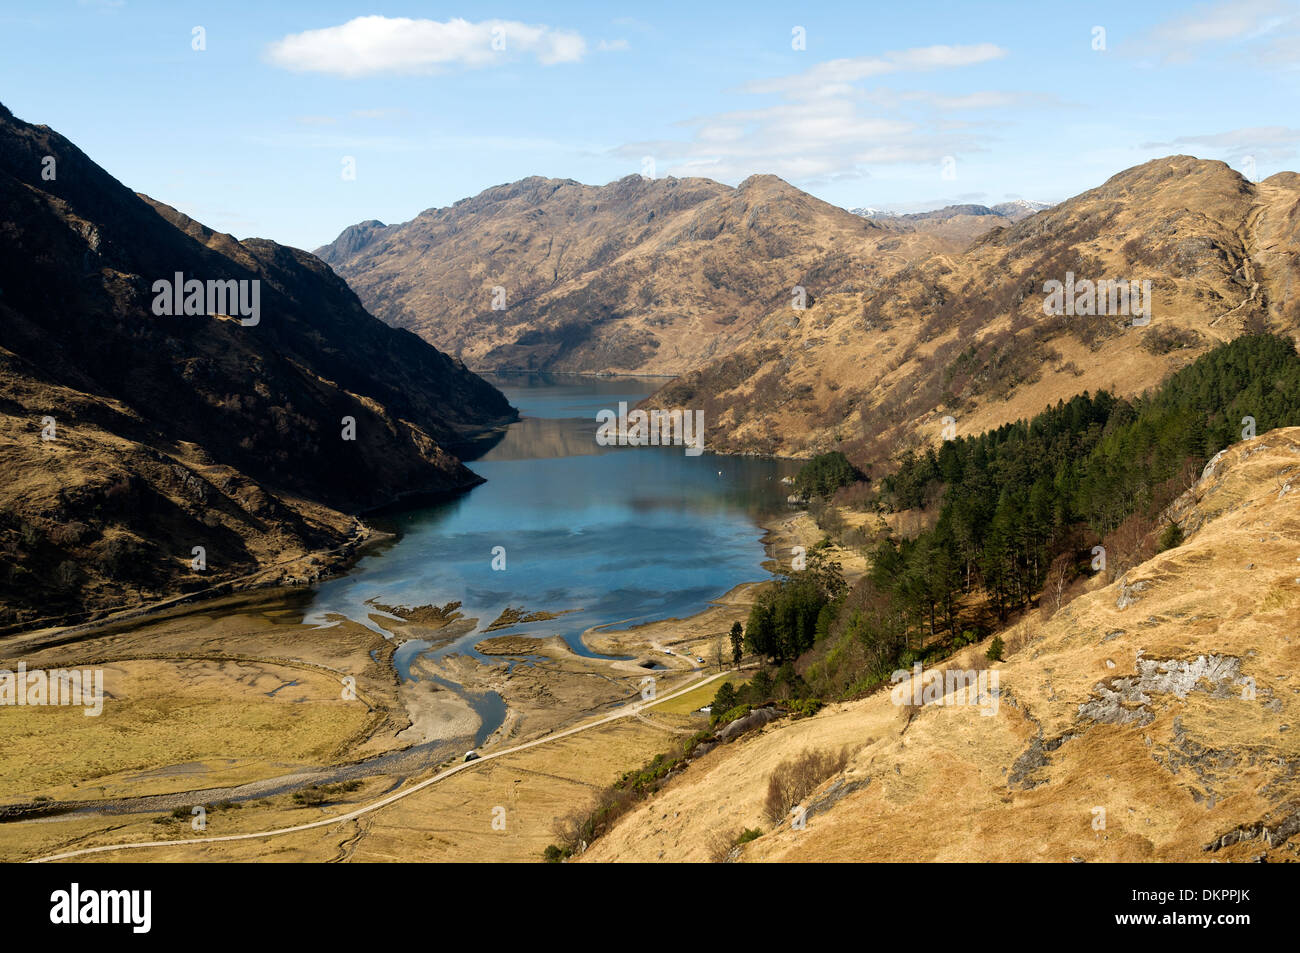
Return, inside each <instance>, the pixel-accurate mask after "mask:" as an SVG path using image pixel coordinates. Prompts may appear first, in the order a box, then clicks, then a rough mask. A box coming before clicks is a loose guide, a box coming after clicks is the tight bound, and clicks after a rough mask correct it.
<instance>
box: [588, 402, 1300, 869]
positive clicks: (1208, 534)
mask: <svg viewBox="0 0 1300 953" xmlns="http://www.w3.org/2000/svg"><path fill="white" fill-rule="evenodd" d="M1297 459H1300V428H1296V427H1290V428H1279V429H1276V430H1272V431H1270V432H1268V433H1264V434H1261V435H1259V436H1258V437H1256V438H1254V439H1251V440H1246V441H1242V442H1240V443H1237V444H1234V445H1233V446H1232V447H1230V448H1228V449H1227V450H1225V451H1224V453H1223V454H1221V455H1220V456H1218V457H1216V458H1215V459H1214V460H1213V461H1212V463H1211V464H1210V465H1209V466H1208V467H1207V468H1206V469H1205V472H1204V473H1203V475H1202V476H1201V477H1200V479H1199V480H1198V481H1196V482H1195V485H1194V486H1193V487H1192V488H1191V489H1189V490H1188V491H1187V492H1186V493H1185V494H1184V495H1183V496H1182V497H1181V498H1180V499H1179V500H1177V501H1176V502H1175V503H1174V505H1173V506H1172V507H1171V513H1172V515H1173V516H1174V517H1175V518H1176V520H1177V522H1178V523H1179V525H1180V526H1181V527H1182V529H1183V530H1184V532H1185V534H1186V536H1185V538H1184V540H1183V542H1182V543H1181V544H1180V545H1177V546H1175V547H1173V548H1169V549H1166V550H1165V551H1163V552H1161V553H1159V554H1157V555H1156V556H1154V557H1152V558H1150V559H1148V560H1147V561H1145V562H1143V563H1141V564H1140V565H1138V566H1136V567H1135V568H1133V569H1132V570H1130V571H1129V572H1128V573H1127V574H1125V575H1123V576H1121V577H1120V578H1117V579H1113V580H1109V579H1106V578H1105V574H1104V573H1103V574H1100V575H1099V576H1098V577H1097V578H1096V579H1095V580H1093V582H1094V584H1093V585H1092V586H1091V588H1090V591H1088V592H1085V593H1084V594H1082V595H1080V596H1078V597H1077V598H1075V599H1074V600H1073V601H1071V602H1069V603H1068V604H1067V605H1065V606H1064V607H1063V608H1062V609H1061V610H1060V611H1059V612H1056V613H1055V614H1054V615H1052V616H1051V617H1050V618H1049V619H1046V620H1044V619H1043V618H1042V617H1041V616H1040V614H1039V613H1037V612H1035V613H1032V614H1028V615H1026V616H1025V617H1024V619H1023V620H1021V621H1020V622H1018V623H1017V624H1016V625H1014V626H1013V627H1012V628H1011V629H1010V630H1009V631H1006V632H1004V633H1003V636H1004V639H1005V645H1006V652H1005V656H1006V657H1005V660H1004V661H999V662H993V663H990V662H989V661H988V660H987V659H986V657H985V652H984V649H985V646H984V645H976V646H972V647H970V648H968V649H965V650H963V651H962V652H961V653H959V654H958V655H956V656H954V657H952V658H951V659H948V660H946V661H943V662H939V663H937V664H934V665H933V666H931V665H927V666H926V668H927V672H926V677H927V678H932V677H933V675H934V674H935V673H938V674H939V675H940V677H941V678H942V679H943V683H944V688H943V689H940V690H938V691H935V692H933V694H931V693H930V692H929V691H926V690H925V689H924V688H923V687H922V686H921V685H915V686H914V685H913V684H912V683H911V681H909V680H905V681H903V682H901V683H900V684H899V686H898V688H897V689H896V688H895V687H894V686H893V685H889V684H887V685H886V686H885V687H884V688H882V689H881V690H880V691H878V692H875V693H874V694H871V695H868V696H866V697H864V698H860V699H857V700H853V701H847V702H836V703H832V704H830V705H828V706H827V707H826V708H825V709H823V710H822V711H821V712H820V713H819V714H817V715H815V716H814V717H805V718H799V719H797V720H785V721H779V722H775V723H773V724H770V725H768V726H767V727H765V728H762V729H760V730H756V731H753V732H752V733H750V734H749V735H746V736H744V737H742V738H740V739H739V740H736V741H732V742H731V743H727V744H719V745H707V746H705V745H702V746H701V747H700V748H699V749H696V750H698V751H701V752H706V753H701V754H699V755H697V756H695V757H694V758H693V759H692V760H691V762H690V764H689V766H687V767H685V768H684V769H680V770H674V772H673V774H671V775H669V778H667V779H665V780H664V781H663V782H662V784H661V789H660V790H658V792H657V793H655V794H653V795H652V796H650V797H649V798H647V799H646V800H645V801H644V802H642V803H641V804H640V805H638V806H637V807H636V808H635V809H634V810H632V811H630V812H629V813H627V814H626V815H625V816H623V817H622V818H621V819H620V820H618V821H617V822H615V823H614V824H613V825H612V829H611V830H609V831H608V832H607V833H604V834H602V835H601V836H600V837H599V838H598V839H596V840H595V841H594V843H592V844H591V846H590V848H589V849H588V850H587V851H586V852H585V853H583V854H582V855H581V858H580V859H581V860H583V861H596V862H599V861H605V860H620V861H652V862H655V861H667V862H682V861H707V860H710V859H718V858H719V857H720V856H724V857H725V856H729V858H730V859H734V860H743V861H751V860H752V861H770V860H789V861H803V862H828V861H850V860H851V861H881V860H887V861H906V862H917V861H947V862H974V861H978V862H988V861H991V860H992V861H1016V862H1027V861H1048V862H1059V863H1066V862H1070V861H1075V862H1081V861H1086V862H1099V861H1100V862H1104V861H1125V862H1147V861H1172V862H1182V863H1190V862H1201V863H1204V862H1207V861H1219V862H1251V861H1258V860H1267V861H1269V862H1284V861H1294V860H1295V859H1296V854H1297V844H1296V837H1295V835H1296V834H1297V833H1298V832H1300V799H1298V798H1297V788H1296V781H1295V775H1296V770H1297V766H1298V765H1300V751H1298V750H1297V747H1298V746H1297V742H1296V739H1295V730H1294V726H1295V724H1296V721H1297V718H1300V696H1298V695H1297V692H1296V689H1295V688H1294V687H1293V686H1292V681H1293V680H1294V677H1295V671H1296V665H1297V663H1298V662H1300V657H1298V655H1300V648H1298V646H1297V641H1296V639H1295V619H1296V616H1297V612H1298V611H1300V578H1297V577H1298V576H1300V563H1297V562H1296V552H1295V540H1296V539H1297V538H1300V508H1297V507H1296V505H1295V501H1294V499H1293V496H1294V491H1295V485H1296V461H1297ZM1046 601H1047V600H1046V599H1044V602H1046ZM906 674H907V672H906V669H904V672H903V673H902V674H901V676H900V677H903V678H904V679H906ZM958 674H960V675H962V676H963V677H967V678H971V677H974V678H982V679H984V684H983V685H982V686H980V697H979V699H978V701H977V702H976V703H974V704H972V703H971V696H970V695H969V694H967V695H966V696H965V698H963V697H962V691H963V690H962V689H961V688H959V687H956V686H955V685H954V677H955V676H957V675H958ZM995 679H996V681H995ZM958 684H960V683H958ZM896 692H897V694H895V693H896ZM918 701H919V702H920V704H917V702H918ZM840 752H844V754H845V756H846V759H847V763H846V764H844V765H843V767H842V768H837V767H833V768H832V770H831V771H829V773H822V774H820V775H816V776H813V777H812V778H810V779H809V781H808V783H807V785H806V786H805V788H804V790H805V791H806V794H804V793H801V794H799V795H798V797H799V800H798V803H799V804H800V806H801V807H802V808H803V812H802V814H800V815H796V816H798V817H799V819H800V821H801V823H798V824H795V823H792V820H791V817H792V815H790V814H785V816H784V817H781V816H778V817H777V818H776V819H773V818H772V816H771V815H770V814H769V813H768V810H767V808H766V804H765V801H766V800H767V798H768V796H769V791H771V790H772V788H773V786H774V785H775V780H774V779H775V778H776V777H777V776H778V772H779V769H780V768H781V766H783V765H789V764H792V763H795V762H796V761H797V760H798V759H801V758H802V759H804V761H805V763H806V762H807V759H808V757H809V755H810V754H811V755H813V756H818V755H820V756H822V757H823V758H825V759H826V760H828V761H831V762H832V764H833V762H834V756H835V755H836V754H838V753H840ZM778 793H779V790H778ZM777 813H778V815H781V814H784V813H785V812H783V811H780V810H779V807H778V811H777ZM742 830H750V831H753V832H756V833H758V834H759V835H760V836H758V837H757V838H756V839H755V838H754V837H753V834H751V835H749V836H748V837H746V838H745V840H749V841H750V843H747V844H745V845H744V846H732V845H736V844H737V843H738V836H737V835H739V834H740V833H741V831H742Z"/></svg>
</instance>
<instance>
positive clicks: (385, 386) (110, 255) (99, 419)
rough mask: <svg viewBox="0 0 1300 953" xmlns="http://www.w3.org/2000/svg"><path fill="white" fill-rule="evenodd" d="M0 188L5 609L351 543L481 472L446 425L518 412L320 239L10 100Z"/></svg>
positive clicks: (489, 422) (257, 565)
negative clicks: (221, 202) (382, 313)
mask: <svg viewBox="0 0 1300 953" xmlns="http://www.w3.org/2000/svg"><path fill="white" fill-rule="evenodd" d="M0 202H2V203H3V208H4V210H5V215H4V222H3V225H2V226H0V468H2V469H3V471H4V473H5V478H4V480H3V482H0V626H3V625H5V624H7V623H13V622H21V621H28V620H33V619H36V618H44V617H51V616H55V615H58V614H59V613H61V612H66V611H73V610H79V609H88V608H99V607H105V606H116V605H122V604H131V603H136V602H141V601H145V600H149V599H153V598H158V597H161V596H164V595H170V594H173V593H175V592H177V591H187V590H191V589H200V588H204V587H206V586H210V585H213V584H215V583H217V582H220V581H221V580H223V579H230V578H234V577H237V576H243V575H246V574H249V573H253V572H256V571H259V570H261V569H264V568H265V567H267V566H269V565H270V564H272V563H279V562H282V561H285V560H290V559H294V558H298V557H306V556H307V555H308V554H309V553H312V552H313V551H316V550H322V549H330V548H335V547H338V546H340V545H342V544H344V543H345V541H346V540H348V539H349V537H350V535H351V533H352V531H353V528H354V521H353V520H352V518H351V516H350V515H349V514H351V513H354V512H357V511H359V510H362V509H365V508H368V507H374V506H378V505H381V504H385V503H389V502H392V501H394V500H397V499H400V498H402V497H403V496H405V495H407V494H411V493H421V492H438V491H447V490H453V489H457V488H462V487H466V486H471V485H473V484H474V483H476V482H478V478H477V477H476V476H475V475H474V474H473V473H471V472H470V471H469V470H468V469H466V468H465V467H464V466H463V465H462V464H461V463H460V462H459V461H458V460H457V459H456V458H455V457H454V456H453V455H451V454H450V453H448V452H447V451H446V450H445V449H444V445H445V444H446V443H449V442H454V441H456V440H459V439H461V438H462V437H463V436H464V435H466V434H469V433H472V432H477V431H479V430H481V429H482V428H485V427H490V426H493V425H495V424H499V423H502V422H504V421H507V420H511V419H514V418H515V416H516V415H515V412H514V410H513V408H511V407H510V405H509V403H508V401H507V400H506V399H505V397H504V396H503V395H502V394H501V393H500V392H499V391H497V390H496V389H495V388H494V387H492V386H491V385H489V384H487V383H486V382H485V381H483V380H482V379H481V378H479V377H478V376H477V375H475V374H473V373H472V372H470V371H469V370H467V369H466V368H465V366H464V365H463V364H461V363H460V362H458V361H456V360H454V359H452V358H449V357H447V356H446V355H445V354H442V353H440V352H438V351H437V350H435V349H434V348H433V347H431V346H430V345H428V344H426V343H425V342H423V341H421V340H420V339H419V338H417V337H416V336H415V335H413V334H410V333H408V332H406V331H401V330H397V329H394V328H391V327H389V326H388V325H386V324H384V323H383V322H381V321H379V320H377V319H376V318H374V317H372V316H371V315H369V314H367V313H366V311H365V309H364V308H363V307H362V306H361V303H360V302H359V301H358V300H357V297H356V295H355V294H353V293H352V291H351V290H350V289H349V288H348V287H347V285H346V284H344V282H343V281H342V280H341V279H340V278H338V276H336V275H335V274H334V273H333V272H332V271H331V270H330V269H329V268H328V267H327V266H326V265H325V264H324V263H322V262H321V261H320V260H318V259H316V258H314V257H313V256H311V255H309V254H308V253H306V252H303V251H299V250H297V249H293V248H286V247H283V246H281V245H277V244H275V243H274V242H270V241H264V240H261V239H247V240H245V241H242V242H241V241H237V240H236V239H234V238H233V237H232V236H230V235H225V234H221V233H218V232H213V231H212V230H210V229H208V228H205V227H204V226H203V225H201V224H199V223H198V222H195V221H193V220H192V219H189V218H187V217H186V216H185V215H183V214H181V213H180V212H178V211H176V210H175V209H173V208H170V207H168V206H166V205H163V204H162V203H159V202H156V201H154V200H152V199H150V198H148V197H147V196H143V195H137V194H135V193H133V192H132V191H131V190H130V189H128V188H126V187H125V186H123V185H122V184H121V183H120V182H118V181H117V180H116V179H114V178H113V177H112V176H111V175H109V174H108V173H107V172H105V171H104V170H103V169H101V168H100V167H99V166H98V165H96V164H95V163H94V162H93V161H92V160H91V159H90V158H88V157H87V156H86V155H85V154H84V153H82V152H81V151H80V150H79V149H78V148H77V147H76V146H75V145H73V144H72V143H71V142H69V141H68V140H67V139H65V138H64V137H63V136H60V135H59V134H58V133H57V132H55V131H53V130H52V129H50V128H49V127H47V126H37V125H31V124H29V123H26V122H23V121H21V120H19V119H16V118H14V116H13V114H12V113H10V112H9V111H8V110H7V109H5V108H4V107H3V106H0ZM160 282H161V283H162V285H163V286H165V287H168V288H171V287H172V286H173V285H175V284H178V283H179V284H180V285H181V288H182V290H184V292H185V294H184V295H181V294H180V293H179V292H178V293H177V294H175V295H174V294H173V293H172V291H171V290H167V291H166V292H160V291H159V287H158V285H159V283H160ZM218 282H220V283H222V284H221V285H220V286H219V287H221V288H223V289H225V290H228V291H229V295H227V294H225V290H223V295H222V299H223V300H220V301H217V302H216V304H215V306H214V304H213V302H214V301H215V300H216V299H214V298H213V297H212V294H213V287H214V286H216V285H217V283H218ZM226 282H229V283H230V284H229V285H228V286H227V285H225V283H226ZM191 284H193V285H194V286H195V294H197V295H198V297H196V298H195V299H194V301H193V304H194V307H193V308H192V309H191V311H192V313H190V314H177V313H175V312H176V310H177V309H176V308H175V307H174V305H175V304H176V303H183V302H182V298H188V296H189V289H190V285H191ZM236 289H238V290H239V292H240V293H241V294H244V297H243V298H240V300H241V301H243V302H244V303H251V301H252V300H255V301H256V302H257V304H258V308H257V312H256V313H255V314H254V313H250V312H249V311H248V310H245V309H244V308H242V307H241V308H236V307H235V303H236V302H235V298H237V297H239V295H237V294H236ZM254 294H256V298H255V299H254V298H253V295H254ZM181 310H185V309H184V308H182V309H181ZM160 312H166V313H160ZM227 312H230V314H227ZM349 426H350V427H351V428H352V429H353V430H354V434H355V439H352V440H349V439H345V434H346V433H347V431H348V429H349ZM196 547H198V549H197V550H196ZM200 550H201V555H202V562H203V563H205V564H206V565H200V564H199V563H197V562H196V560H198V559H199V551H200ZM325 565H326V562H325V561H316V562H315V566H314V568H313V567H311V566H307V567H306V568H303V567H299V569H295V570H294V572H299V571H301V572H302V573H306V574H312V573H317V572H320V571H321V569H322V568H323V567H324V566H325Z"/></svg>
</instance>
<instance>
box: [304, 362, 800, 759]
mask: <svg viewBox="0 0 1300 953" xmlns="http://www.w3.org/2000/svg"><path fill="white" fill-rule="evenodd" d="M488 379H489V380H491V381H492V383H494V384H495V385H496V386H497V387H499V388H500V389H501V390H503V391H504V392H505V394H506V396H507V397H508V398H509V399H510V401H511V403H512V404H513V405H515V406H516V407H518V408H519V410H520V413H521V419H520V420H519V421H518V422H516V423H514V424H511V425H510V426H508V427H507V428H505V430H504V431H503V432H501V433H497V434H494V435H491V436H489V437H485V438H482V439H479V440H477V441H475V442H474V443H473V444H470V445H464V446H462V447H460V448H458V449H459V451H460V452H461V453H463V454H465V457H464V459H465V460H466V462H467V464H468V465H469V466H470V467H471V468H472V469H473V470H474V471H475V472H476V473H479V474H480V475H482V476H483V477H485V478H486V481H487V482H485V483H483V484H480V485H479V486H477V487H474V488H473V489H471V490H469V491H467V492H465V493H463V494H460V495H458V496H456V497H454V498H451V499H447V500H442V501H438V502H436V503H433V504H430V505H422V506H419V507H413V508H410V509H407V510H404V511H400V512H394V513H388V514H385V515H383V516H382V517H379V518H377V519H375V520H373V522H374V523H375V524H376V526H377V528H379V529H383V530H387V531H390V532H393V533H395V534H396V535H397V539H396V540H395V541H394V542H393V543H391V544H389V545H385V546H383V547H381V548H378V549H377V550H375V551H372V552H371V553H368V554H367V555H365V556H363V557H362V558H361V559H360V560H359V561H358V563H357V564H356V566H355V567H354V569H353V570H352V571H351V572H350V573H348V574H347V575H345V576H342V577H338V578H335V579H331V580H328V581H326V582H323V583H320V584H318V585H317V586H316V587H314V589H313V592H312V598H311V601H310V603H309V605H308V606H307V607H306V610H305V612H304V616H303V620H302V621H303V622H304V623H305V624H307V625H313V626H323V625H330V624H331V623H332V622H336V621H337V619H338V617H339V616H343V617H346V618H348V619H351V620H353V621H355V622H357V623H359V624H361V625H365V626H367V627H369V628H371V629H373V630H374V631H376V632H379V633H381V634H383V635H385V637H389V638H391V637H393V631H394V629H395V628H396V627H399V626H400V623H401V622H402V619H401V617H400V612H399V614H397V615H394V614H393V612H392V611H388V610H391V609H399V610H400V609H401V608H405V609H411V608H414V607H417V606H446V605H447V604H448V603H459V604H460V605H459V606H458V607H457V608H456V609H455V611H457V612H459V613H460V616H461V619H460V620H459V622H460V624H459V628H457V627H455V626H449V627H448V630H447V631H449V632H450V633H451V635H450V637H442V636H441V634H440V633H429V632H427V631H419V632H418V633H416V634H415V637H412V638H409V639H407V640H406V641H403V642H402V644H401V645H399V646H398V648H397V650H396V652H395V653H394V663H393V664H394V667H395V669H396V671H397V675H398V677H399V679H401V680H403V681H406V680H415V679H416V678H417V676H414V675H413V674H412V671H411V668H412V665H415V664H417V663H419V662H421V661H429V662H432V663H437V662H438V661H439V660H443V659H447V658H449V657H453V656H466V657H468V658H471V659H474V660H475V661H477V662H479V663H481V664H483V665H484V666H499V665H501V664H502V662H503V659H502V657H501V656H499V655H498V656H490V655H484V654H483V653H481V652H479V651H478V650H477V649H476V648H475V645H477V644H478V643H480V642H482V641H483V640H484V639H487V638H492V637H496V636H503V635H520V636H530V637H534V638H538V639H545V638H549V637H552V636H558V637H559V638H560V639H562V640H563V642H564V644H565V646H566V647H567V649H568V651H569V652H572V653H573V654H574V655H577V656H580V657H583V658H587V659H593V660H603V661H622V660H629V659H630V658H631V657H630V656H607V655H602V654H601V653H599V652H596V651H594V650H593V649H592V648H591V647H590V646H589V645H587V643H586V641H585V640H584V638H583V634H584V633H586V632H588V631H590V630H594V629H596V628H597V627H603V626H609V625H611V624H612V623H616V622H618V620H629V619H635V620H636V621H637V622H638V623H640V622H652V621H656V620H662V619H668V618H685V617H687V616H690V615H693V614H694V613H696V612H699V611H701V610H703V609H705V608H706V607H707V606H708V605H709V604H710V603H711V602H712V601H713V600H715V599H716V598H718V597H719V596H720V595H721V594H723V593H726V592H728V591H730V590H731V589H732V588H734V587H735V586H737V585H739V584H741V583H744V582H750V581H754V580H760V579H764V578H766V577H767V575H768V573H767V571H766V570H764V569H763V567H762V564H763V562H764V560H765V559H766V558H767V554H766V552H765V550H764V547H763V544H762V537H763V533H764V531H763V529H762V527H761V525H760V524H761V523H762V521H763V520H765V519H767V518H769V517H770V516H772V515H774V514H776V513H779V512H783V511H784V509H785V507H786V504H785V496H786V492H788V491H786V488H785V486H784V485H783V484H782V483H781V478H782V477H783V476H787V475H790V474H792V473H793V472H794V470H795V468H796V467H797V464H796V463H794V462H792V461H781V460H768V459H760V458H753V457H724V456H718V455H715V454H711V453H707V452H706V453H703V454H700V455H698V456H691V455H688V454H687V453H685V452H684V451H685V449H686V448H684V447H680V446H676V447H673V446H667V447H604V446H600V445H598V444H597V442H596V439H595V435H596V427H597V423H596V419H597V413H598V412H599V411H601V410H606V409H608V410H612V411H617V409H618V406H619V403H620V402H626V403H627V404H628V405H629V406H631V405H634V404H635V403H636V402H637V401H639V400H641V399H642V398H643V397H645V396H647V395H649V394H650V393H652V392H653V391H654V390H655V389H657V388H658V387H659V386H660V385H661V384H662V383H663V382H662V381H660V380H657V379H648V378H612V379H611V378H585V377H576V376H563V375H538V374H528V375H493V376H490V377H489V378H488ZM682 409H683V410H688V409H690V408H682ZM466 620H476V621H475V622H474V623H473V624H470V623H468V622H467V621H466ZM494 623H495V625H494ZM489 627H490V629H489ZM515 664H518V662H517V661H516V662H511V663H510V668H513V666H514V665H515ZM539 664H542V663H539ZM659 670H662V669H659ZM430 677H432V676H430ZM440 684H441V685H442V687H443V688H445V689H447V690H449V691H453V692H455V693H457V694H459V695H460V696H461V697H462V698H463V699H464V700H465V701H466V702H468V703H469V704H470V705H471V707H473V709H474V711H475V713H476V714H477V715H478V717H479V718H480V721H481V725H480V728H479V731H478V732H477V733H476V737H475V744H476V745H478V744H481V743H482V741H483V740H485V739H486V738H488V737H490V736H491V734H492V733H493V732H494V731H495V730H496V729H497V728H498V727H500V725H501V723H502V722H503V721H504V719H505V716H506V703H505V700H504V699H503V698H502V697H501V696H500V694H498V693H497V692H495V691H488V692H483V691H477V690H474V689H472V688H470V687H468V686H465V685H462V684H458V683H457V682H455V681H454V680H452V679H448V678H442V679H441V681H440Z"/></svg>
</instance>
